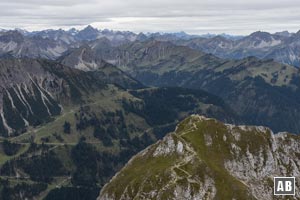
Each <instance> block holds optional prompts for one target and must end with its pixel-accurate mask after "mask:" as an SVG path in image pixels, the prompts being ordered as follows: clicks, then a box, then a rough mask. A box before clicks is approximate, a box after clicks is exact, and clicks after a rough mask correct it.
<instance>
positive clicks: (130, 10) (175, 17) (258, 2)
mask: <svg viewBox="0 0 300 200" xmlns="http://www.w3.org/2000/svg"><path fill="white" fill-rule="evenodd" d="M0 7H1V9H2V11H1V13H0V27H4V28H15V27H19V28H28V29H43V28H52V27H59V26H62V27H65V28H68V27H70V26H83V25H86V24H93V25H95V26H97V27H98V28H101V29H103V28H110V29H119V30H132V31H135V32H140V31H166V32H173V31H182V30H183V31H187V32H190V33H194V34H195V33H199V34H200V33H206V32H215V33H221V32H227V33H233V34H246V33H249V32H252V31H255V30H266V31H273V32H274V31H279V30H283V29H288V30H291V31H296V30H298V29H299V28H300V26H299V27H298V26H297V24H300V14H299V12H298V11H299V10H300V1H298V0H297V1H296V0H285V1H284V0H281V1H279V0H277V1H275V0H272V1H271V0H264V1H262V0H252V1H248V0H227V1H224V0H201V1H200V0H185V1H179V0H151V1H149V0H148V1H142V0H127V1H125V0H110V1H102V0H101V1H100V0H85V1H82V0H52V1H50V0H44V1H40V0H12V1H8V0H1V2H0Z"/></svg>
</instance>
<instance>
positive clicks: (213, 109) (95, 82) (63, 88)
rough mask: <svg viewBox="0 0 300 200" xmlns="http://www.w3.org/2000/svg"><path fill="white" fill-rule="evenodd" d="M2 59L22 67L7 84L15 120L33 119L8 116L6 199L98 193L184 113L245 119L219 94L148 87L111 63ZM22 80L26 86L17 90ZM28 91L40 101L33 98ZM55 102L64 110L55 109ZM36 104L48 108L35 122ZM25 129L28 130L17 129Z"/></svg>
mask: <svg viewBox="0 0 300 200" xmlns="http://www.w3.org/2000/svg"><path fill="white" fill-rule="evenodd" d="M2 62H3V65H4V66H5V67H6V68H9V66H10V65H11V66H15V68H16V69H15V70H16V71H18V70H17V68H20V69H22V70H21V71H19V72H18V73H14V74H12V76H13V78H14V79H15V80H14V83H15V85H13V86H12V87H13V88H10V87H11V85H7V90H8V91H11V92H9V94H10V96H8V94H7V97H5V95H4V96H3V98H7V99H9V101H8V103H9V105H10V107H9V108H10V109H11V111H19V112H16V116H14V117H12V118H13V119H20V120H17V121H16V122H15V123H16V124H17V122H18V123H20V122H23V123H25V121H28V124H29V126H26V127H25V126H24V124H22V126H21V125H20V126H19V129H18V126H12V123H10V120H9V119H10V118H9V117H7V118H6V116H7V115H4V116H5V119H6V121H7V124H8V126H9V127H10V129H8V128H7V127H6V130H7V133H10V135H9V137H8V138H7V139H4V138H2V142H1V152H0V158H1V159H0V178H1V180H2V181H3V182H2V183H3V184H1V188H0V190H1V191H0V194H1V195H2V196H1V197H0V198H4V196H3V195H5V198H7V199H25V198H28V199H32V198H33V197H34V198H37V199H43V198H46V199H58V198H60V199H76V198H78V199H93V198H96V196H98V194H99V191H100V189H101V187H102V186H103V185H104V184H105V183H107V181H108V180H109V179H110V178H111V177H112V176H113V175H114V174H115V173H116V172H117V171H118V170H119V169H121V167H123V166H124V165H125V163H126V162H127V161H128V160H129V159H130V158H131V157H132V156H133V155H135V154H136V153H138V152H139V151H141V150H142V149H144V148H145V147H147V146H148V145H150V144H152V143H154V142H155V141H157V140H158V139H160V138H162V137H163V136H164V135H165V134H166V133H168V132H169V131H171V130H173V129H174V127H175V125H176V124H177V122H178V121H179V120H181V119H183V118H184V117H186V116H188V115H190V114H193V113H199V114H204V115H207V116H211V117H216V118H218V119H221V120H224V121H228V122H236V121H238V119H237V115H235V114H234V112H233V111H232V110H231V109H230V108H229V107H228V106H227V105H226V104H225V103H224V102H223V101H222V100H221V99H220V98H218V97H216V96H214V95H211V94H208V93H206V92H204V91H196V90H190V89H180V88H141V87H142V85H141V84H140V83H139V82H137V81H135V80H134V79H130V77H129V76H127V75H124V74H123V72H122V71H121V70H117V69H116V68H115V67H113V66H111V65H105V67H102V68H99V69H98V70H97V71H88V72H84V71H80V70H76V69H72V68H69V67H65V66H63V65H61V64H59V63H56V62H52V61H47V60H33V59H21V60H19V59H6V60H3V61H2ZM110 66H111V67H112V68H111V69H110ZM11 68H13V67H11ZM27 71H29V72H30V73H27ZM21 74H22V76H21ZM24 74H25V75H24ZM5 75H6V74H5ZM8 77H9V76H8ZM18 87H20V88H23V90H24V91H26V93H25V92H22V93H16V94H14V93H13V91H15V90H16V88H18ZM138 88H141V89H138ZM38 94H39V95H38ZM25 95H27V96H31V97H32V98H33V97H34V98H33V99H34V100H35V101H34V102H32V103H30V98H29V97H28V98H27V97H26V96H25ZM23 96H25V98H23ZM10 97H11V98H10ZM52 105H53V106H54V107H53V108H55V109H54V110H57V112H58V113H56V114H55V113H54V112H52V110H53V109H52V107H51V106H52ZM19 106H23V107H24V108H23V107H22V108H21V107H20V109H19ZM25 106H26V109H25ZM61 107H62V108H63V109H61ZM47 108H48V109H47ZM56 108H57V109H56ZM21 111H22V113H21ZM31 111H32V112H33V113H39V112H40V113H42V114H45V113H48V111H49V113H48V115H45V116H43V115H37V119H38V120H39V123H33V122H34V121H30V120H29V119H30V115H29V114H28V113H31ZM4 114H5V112H4ZM27 114H28V115H27ZM9 130H11V131H10V132H9ZM12 130H14V131H12ZM20 130H22V131H24V133H23V134H16V133H20V132H18V131H20ZM3 136H6V137H7V136H8V135H7V134H6V135H5V134H3ZM4 183H5V184H4ZM96 191H97V192H96Z"/></svg>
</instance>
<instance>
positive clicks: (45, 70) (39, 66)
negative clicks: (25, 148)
mask: <svg viewBox="0 0 300 200" xmlns="http://www.w3.org/2000/svg"><path fill="white" fill-rule="evenodd" d="M101 87H102V84H101V80H96V78H94V77H93V76H91V75H88V74H85V73H84V72H81V71H77V70H75V69H74V70H73V69H70V68H67V67H64V66H63V65H61V64H59V63H55V62H50V61H45V60H36V59H14V58H7V59H1V60H0V135H1V136H5V137H8V136H15V135H19V134H21V133H22V132H24V131H25V130H26V127H28V126H36V125H39V124H41V123H44V122H47V121H49V119H50V118H51V117H53V116H56V115H59V114H60V113H61V111H62V104H65V103H68V102H69V103H71V102H73V101H79V100H80V97H81V93H82V92H85V91H87V90H89V91H91V90H93V88H96V89H101Z"/></svg>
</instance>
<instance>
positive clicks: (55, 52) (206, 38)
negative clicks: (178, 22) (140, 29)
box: [0, 25, 300, 67]
mask: <svg viewBox="0 0 300 200" xmlns="http://www.w3.org/2000/svg"><path fill="white" fill-rule="evenodd" d="M299 35H300V34H299V32H297V33H289V32H287V31H283V32H277V33H274V34H271V33H268V32H261V31H258V32H254V33H252V34H250V35H248V36H232V35H227V34H220V35H214V34H207V35H200V36H197V35H189V34H186V33H185V32H178V33H139V34H136V33H133V32H130V31H112V30H107V29H104V30H99V29H96V28H94V27H92V26H90V25H89V26H87V27H85V28H84V29H82V30H76V29H74V28H73V29H70V30H68V31H66V30H62V29H59V30H52V29H50V30H43V31H33V32H28V31H26V30H21V29H16V30H14V31H7V30H3V31H1V33H0V36H1V37H0V44H1V45H0V50H1V51H0V54H4V53H8V52H12V53H13V54H14V55H16V56H21V55H22V56H29V57H43V58H49V59H56V58H58V57H59V56H61V55H62V54H63V53H64V52H65V51H66V50H67V49H68V48H70V47H79V46H80V45H83V43H86V42H88V41H94V40H97V39H101V38H106V39H108V40H109V41H110V42H111V44H112V45H115V46H116V45H121V44H126V43H129V42H133V41H145V40H158V41H171V42H173V43H174V44H176V45H184V46H188V47H190V48H193V49H196V50H199V51H203V52H206V53H211V54H213V55H216V56H218V57H221V58H229V59H243V58H246V57H249V56H255V57H258V58H260V59H274V60H276V61H277V62H281V63H285V64H289V65H294V66H297V67H299V65H300V64H299V63H300V58H299V41H300V37H299ZM32 40H33V41H34V43H33V44H32Z"/></svg>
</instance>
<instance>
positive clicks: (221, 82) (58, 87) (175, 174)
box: [0, 26, 300, 200]
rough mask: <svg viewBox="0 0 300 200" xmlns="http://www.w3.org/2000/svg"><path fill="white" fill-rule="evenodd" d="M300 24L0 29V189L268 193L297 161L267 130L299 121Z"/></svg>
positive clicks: (281, 137) (282, 139)
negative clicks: (290, 27) (202, 30)
mask: <svg viewBox="0 0 300 200" xmlns="http://www.w3.org/2000/svg"><path fill="white" fill-rule="evenodd" d="M298 36H299V32H298V33H294V34H292V33H289V32H278V33H275V34H270V33H264V32H255V33H253V34H251V35H249V36H243V37H239V36H237V37H233V36H232V37H231V36H228V35H217V36H211V35H207V36H196V35H189V34H186V33H184V32H179V33H139V34H136V33H133V32H129V31H110V30H98V29H96V28H93V27H92V26H88V27H86V28H84V29H83V30H76V29H70V30H61V29H60V30H43V31H33V32H29V31H26V30H20V29H17V30H2V31H0V83H1V86H0V87H1V90H0V136H1V137H0V141H1V142H0V199H5V198H6V199H13V200H14V199H18V200H19V199H46V200H52V199H75V200H76V199H96V198H97V197H98V196H99V191H100V190H101V193H100V196H99V197H98V198H99V199H101V200H102V199H132V198H136V199H151V198H152V199H172V198H173V199H178V198H181V199H186V198H187V199H191V198H196V199H197V198H198V199H199V198H200V199H201V198H202V197H203V195H204V196H206V197H207V198H208V199H213V198H216V199H220V197H221V196H225V197H226V198H227V197H228V198H229V199H232V198H235V199H240V198H239V197H241V195H242V194H246V196H245V198H246V199H255V198H256V199H257V198H258V195H259V194H261V195H263V198H264V199H271V197H270V196H269V192H270V191H271V184H272V181H271V180H270V177H271V176H273V175H274V176H275V175H282V176H283V175H294V176H297V175H299V170H298V168H299V167H298V165H299V163H298V161H297V158H298V157H297V156H298V151H299V147H298V146H297V141H298V136H296V135H293V134H289V133H279V134H273V132H272V131H274V132H280V131H288V132H293V133H296V134H297V133H299V132H300V120H299V119H300V114H299V113H300V105H299V102H300V95H299V94H300V93H299V84H300V71H299V70H300V69H299V68H298V61H297V60H298V57H297V55H299V53H298V46H299V44H300V43H299V42H298ZM298 43H299V44H298ZM287 49H288V50H287ZM279 50H280V53H276V52H279ZM287 52H288V54H285V53H287ZM279 55H280V56H282V58H284V59H279ZM292 55H294V56H292ZM291 58H293V59H291ZM204 116H205V117H204ZM210 118H214V119H210ZM184 119H185V120H184ZM182 120H183V121H182ZM180 121H182V122H181V123H179V125H178V122H180ZM229 123H230V124H234V125H229ZM242 124H247V125H255V126H242ZM261 125H263V126H267V127H269V128H263V127H260V126H261ZM176 127H177V128H176ZM175 128H176V130H175V131H174V129H175ZM190 131H191V132H190ZM224 138H226V139H224ZM276 145H277V146H276ZM275 146H276V147H275ZM142 150H143V151H142ZM139 152H140V153H139ZM154 152H156V153H154ZM224 152H225V153H224ZM223 153H224V155H223ZM136 154H137V155H136ZM134 155H136V156H135V157H133V159H132V160H131V161H129V160H130V159H131V158H132V156H134ZM284 156H287V157H288V161H287V160H286V159H284ZM128 161H129V162H128ZM275 161H277V164H276V162H275ZM127 162H128V164H126V163H127ZM141 163H142V164H141ZM224 163H225V164H224ZM156 164H157V165H156ZM223 164H224V165H223ZM145 165H149V166H151V167H149V168H148V167H145ZM124 166H125V167H124ZM123 167H124V168H123ZM122 168H123V169H122ZM231 168H232V169H231ZM121 169H122V170H121ZM119 170H121V171H119ZM199 171H201V172H203V174H201V173H199V174H197V173H198V172H199ZM117 172H119V173H118V174H116V173H117ZM204 172H205V173H204ZM124 173H125V174H128V176H123V175H122V174H124ZM247 173H248V174H247ZM136 174H137V175H136ZM245 174H246V175H245ZM114 175H115V177H114V178H112V177H113V176H114ZM151 177H152V178H151ZM247 177H250V178H247ZM111 178H112V179H111ZM157 178H158V179H159V180H158V179H157ZM109 180H111V181H110V182H109ZM141 181H142V182H141ZM258 181H262V183H263V186H261V187H260V186H258V184H257V183H258ZM108 182H109V183H108ZM221 182H222V183H224V182H225V183H226V185H229V186H228V187H224V188H223V187H222V186H220V183H221ZM124 183H126V184H127V183H128V187H127V189H126V187H125V186H124V187H123V185H124ZM174 183H176V184H175V185H174ZM136 184H138V185H139V186H140V187H139V188H138V189H137V188H136ZM104 185H105V186H104ZM103 186H104V187H103ZM158 186H159V187H162V188H166V190H160V189H158V188H157V187H158ZM222 188H223V189H222ZM207 191H208V192H207ZM176 195H177V196H176ZM182 195H183V196H182ZM168 197H169V198H168ZM226 198H225V199H226Z"/></svg>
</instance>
